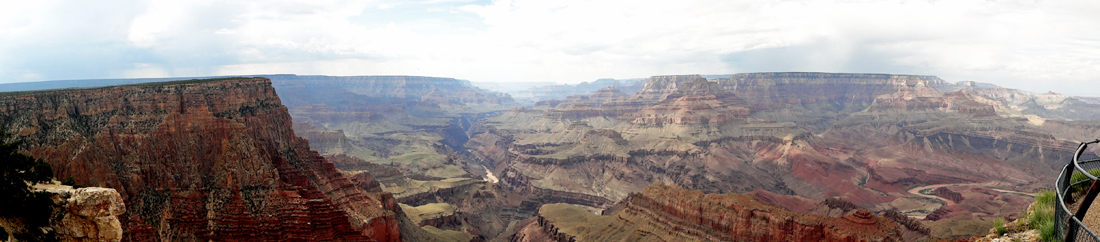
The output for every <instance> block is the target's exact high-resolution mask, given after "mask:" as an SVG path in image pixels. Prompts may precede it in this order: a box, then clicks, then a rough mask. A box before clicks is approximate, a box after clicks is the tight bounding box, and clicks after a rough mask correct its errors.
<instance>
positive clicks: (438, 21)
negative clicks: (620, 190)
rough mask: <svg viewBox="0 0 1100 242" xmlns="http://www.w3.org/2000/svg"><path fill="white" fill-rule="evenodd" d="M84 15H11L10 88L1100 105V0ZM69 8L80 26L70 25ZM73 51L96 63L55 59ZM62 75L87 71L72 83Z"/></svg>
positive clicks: (433, 1)
mask: <svg viewBox="0 0 1100 242" xmlns="http://www.w3.org/2000/svg"><path fill="white" fill-rule="evenodd" d="M112 4H113V5H112ZM71 5H72V3H56V2H47V3H45V4H24V5H15V6H12V7H11V8H8V7H7V6H6V8H4V9H2V10H0V33H2V34H0V39H2V40H5V41H4V42H2V43H0V82H4V79H9V80H16V79H17V80H26V79H27V78H26V77H24V76H21V73H38V75H39V77H40V78H43V79H62V78H65V79H73V78H108V77H127V76H149V75H173V76H179V75H183V74H192V75H221V74H250V73H248V72H256V73H299V74H329V75H375V74H404V75H432V76H449V77H456V78H463V79H469V80H474V81H552V82H571V83H576V82H581V81H591V80H594V79H596V78H600V77H619V78H627V77H646V76H650V75H664V74H687V73H703V74H716V73H735V72H755V71H828V72H885V73H908V74H928V75H938V76H941V77H944V78H945V79H948V80H949V81H962V80H974V81H983V82H994V83H998V84H1002V85H1006V86H1010V87H1017V88H1023V89H1027V90H1032V91H1046V90H1042V89H1050V90H1054V91H1057V92H1063V93H1068V94H1076V95H1088V94H1092V95H1094V96H1100V87H1094V86H1096V85H1088V86H1087V87H1082V85H1083V84H1091V83H1090V82H1092V81H1095V80H1097V78H1100V58H1097V57H1096V56H1100V32H1097V31H1092V30H1094V29H1100V28H1098V27H1100V26H1097V25H1100V15H1095V14H1093V13H1092V11H1091V10H1095V9H1100V3H1097V2H1093V1H1025V0H1019V1H1013V0H1008V1H984V0H957V1H618V0H594V1H582V0H562V1H536V0H496V1H492V2H473V1H469V0H428V1H420V2H407V1H400V2H399V1H389V0H376V1H369V2H361V1H340V0H333V1H289V0H283V1H228V2H223V1H198V2H196V1H152V2H141V1H139V2H109V4H100V5H107V6H105V7H103V8H104V9H114V10H111V11H103V12H106V13H104V14H83V15H81V14H76V13H81V12H74V11H78V10H83V8H84V7H72V6H71ZM89 5H91V4H89ZM11 9H15V10H11ZM69 15H74V16H76V17H59V16H69ZM106 20H110V21H106ZM88 23H100V24H98V25H94V24H88ZM54 42H56V43H54ZM90 50H92V52H89V51H90ZM39 52H44V53H55V52H56V53H55V54H53V56H49V55H38V56H35V55H34V54H35V53H39ZM71 53H87V54H77V55H76V57H78V58H76V59H75V60H69V61H60V62H51V61H49V60H54V59H64V57H67V56H70V55H71ZM3 56H7V57H3ZM21 57H29V58H21ZM69 59H71V58H69ZM28 60H30V61H28ZM135 63H151V64H154V65H155V67H156V68H159V69H156V68H154V69H150V68H152V67H137V66H135V65H134V64H135ZM58 65H66V66H62V67H69V68H66V69H69V70H70V71H67V72H63V73H58V72H56V71H55V70H57V69H58V68H57V67H59V66H58ZM143 68H144V69H143Z"/></svg>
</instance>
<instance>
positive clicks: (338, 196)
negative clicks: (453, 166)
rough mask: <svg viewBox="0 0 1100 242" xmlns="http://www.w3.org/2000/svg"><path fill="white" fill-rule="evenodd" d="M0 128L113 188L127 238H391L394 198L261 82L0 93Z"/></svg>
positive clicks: (27, 147)
mask: <svg viewBox="0 0 1100 242" xmlns="http://www.w3.org/2000/svg"><path fill="white" fill-rule="evenodd" d="M0 127H3V128H5V129H7V130H10V132H12V133H15V134H18V135H19V136H20V138H21V139H23V140H24V141H25V144H24V145H23V146H22V147H21V148H22V151H23V152H25V153H27V154H29V155H32V156H34V157H38V158H42V159H44V160H45V161H47V162H49V163H50V164H51V165H53V167H54V170H55V171H56V175H57V176H58V177H73V178H74V179H75V180H76V181H77V183H78V184H80V185H86V186H102V187H110V188H114V189H116V190H118V192H119V193H121V194H122V196H123V198H124V199H125V201H126V203H127V207H128V208H129V209H128V212H127V213H126V214H124V215H122V218H121V220H122V224H123V229H124V230H125V231H124V234H125V235H124V240H125V241H155V240H203V241H208V240H219V241H371V240H378V241H397V240H400V232H399V230H398V227H397V219H396V217H395V215H394V213H393V212H392V211H388V210H387V208H393V207H394V206H393V204H392V203H393V199H392V197H391V198H387V197H386V196H383V195H374V194H369V193H366V192H364V191H363V190H362V189H360V188H359V186H358V185H357V184H356V183H353V182H352V181H351V180H349V179H347V178H346V177H344V175H342V174H341V173H340V172H338V171H337V170H336V168H335V167H334V166H333V165H332V163H328V162H326V161H325V159H324V158H323V157H321V156H320V155H319V154H318V153H317V152H315V151H312V150H310V148H309V144H308V143H307V142H306V140H304V139H302V138H299V137H297V136H295V135H294V132H293V131H292V130H291V118H290V115H289V114H288V112H287V108H286V107H284V106H283V105H282V104H281V103H280V100H279V97H278V96H277V95H276V94H275V89H274V88H272V85H271V81H270V80H268V79H266V78H227V79H217V80H202V81H180V82H171V83H151V84H140V85H130V86H117V87H105V88H95V89H74V90H57V91H44V92H33V93H22V94H18V95H9V96H4V97H0Z"/></svg>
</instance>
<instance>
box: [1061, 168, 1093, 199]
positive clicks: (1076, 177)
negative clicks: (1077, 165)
mask: <svg viewBox="0 0 1100 242" xmlns="http://www.w3.org/2000/svg"><path fill="white" fill-rule="evenodd" d="M1089 174H1091V175H1092V176H1095V177H1100V169H1090V170H1089ZM1088 179H1089V177H1088V176H1085V174H1083V173H1081V172H1077V171H1074V172H1073V175H1070V176H1069V184H1067V185H1072V184H1074V183H1078V182H1081V181H1084V180H1088ZM1089 186H1092V184H1090V183H1087V182H1086V183H1082V184H1078V185H1075V186H1071V187H1070V188H1069V191H1070V193H1078V192H1084V191H1085V190H1086V189H1088V187H1089Z"/></svg>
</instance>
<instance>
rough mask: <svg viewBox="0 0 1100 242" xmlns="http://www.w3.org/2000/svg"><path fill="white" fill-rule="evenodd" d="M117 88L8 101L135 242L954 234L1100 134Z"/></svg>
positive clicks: (164, 85)
mask: <svg viewBox="0 0 1100 242" xmlns="http://www.w3.org/2000/svg"><path fill="white" fill-rule="evenodd" d="M158 81H163V80H158ZM55 84H58V83H55ZM62 84H63V83H62ZM62 84H58V85H62ZM116 84H126V85H121V86H113V87H93V88H87V87H85V88H75V89H59V90H48V91H22V92H8V93H0V127H3V128H4V129H6V130H8V131H9V132H11V133H14V134H16V135H17V136H19V137H21V138H22V139H23V140H25V141H26V144H25V145H24V146H23V147H21V148H22V149H23V151H24V152H25V153H27V154H29V155H32V156H35V157H39V158H42V159H44V160H45V161H47V162H49V163H51V164H52V165H53V166H54V167H55V171H56V175H57V177H73V178H74V180H76V181H77V182H78V183H79V184H80V185H86V186H101V187H108V188H113V189H116V190H117V191H118V193H119V194H121V197H122V199H123V200H124V201H125V205H126V211H127V212H126V213H123V214H121V215H119V221H120V223H121V227H122V229H123V240H125V241H146V240H209V239H211V238H221V239H222V240H240V241H249V240H277V241H278V240H294V241H298V240H307V241H334V240H340V241H369V240H378V241H398V240H406V241H548V240H553V241H606V240H627V241H635V240H692V241H708V240H709V241H724V240H749V241H760V240H765V239H767V238H788V239H791V240H809V241H819V240H826V241H833V240H836V241H917V240H925V239H959V238H967V237H969V236H974V235H979V234H984V233H985V231H987V230H988V226H990V225H989V224H990V223H991V222H990V221H991V220H992V219H994V218H1013V217H1014V216H1017V213H1019V212H1022V211H1023V209H1025V208H1026V206H1027V204H1028V203H1027V201H1029V199H1030V196H1029V195H1030V194H1031V193H1034V192H1036V191H1038V190H1040V189H1044V188H1048V187H1049V185H1050V181H1052V180H1053V179H1054V177H1055V176H1056V168H1057V167H1059V166H1061V165H1063V164H1065V162H1067V161H1068V159H1069V156H1070V155H1071V153H1072V152H1073V150H1074V149H1075V147H1076V142H1080V141H1082V140H1091V139H1095V138H1096V137H1100V121H1098V120H1100V112H1098V111H1097V110H1100V105H1098V104H1096V103H1095V102H1093V101H1091V99H1088V98H1079V97H1067V96H1063V95H1059V94H1055V93H1045V94H1034V93H1028V92H1025V91H1020V90H1014V89H1007V88H1001V87H997V86H995V85H991V84H983V83H975V82H959V83H948V82H946V81H944V80H941V79H940V78H937V77H934V76H915V75H889V74H846V73H743V74H733V75H709V76H702V75H679V76H654V77H650V78H647V79H636V80H635V79H626V80H610V79H608V80H599V81H596V82H591V83H584V84H583V85H576V86H569V85H561V86H557V87H554V88H542V89H539V88H530V89H520V90H519V91H516V90H513V91H514V92H513V93H511V94H506V93H500V92H493V91H489V90H486V89H483V88H479V87H478V85H484V84H477V85H475V84H476V83H471V82H469V81H465V80H459V79H454V78H440V77H416V76H353V77H332V76H300V75H264V76H258V77H227V78H215V79H203V80H175V81H171V82H157V83H139V84H132V83H116ZM62 87H64V86H62ZM0 88H2V85H0ZM536 90H537V91H539V92H537V93H536V92H535V91H536ZM514 97H515V98H514ZM1091 152H1096V151H1091ZM918 188H929V189H928V190H929V191H928V193H921V191H923V190H925V189H918ZM914 189H915V191H914ZM700 211H703V212H700ZM701 214H706V215H705V216H704V215H701ZM983 226H984V227H983ZM752 228H778V229H757V230H755V231H762V232H752V231H754V230H753V229H752ZM983 229H984V230H983ZM815 236H819V237H815Z"/></svg>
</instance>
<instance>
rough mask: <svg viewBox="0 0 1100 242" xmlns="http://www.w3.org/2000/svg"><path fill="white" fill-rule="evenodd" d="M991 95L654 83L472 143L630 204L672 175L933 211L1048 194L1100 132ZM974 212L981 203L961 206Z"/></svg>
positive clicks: (685, 80)
mask: <svg viewBox="0 0 1100 242" xmlns="http://www.w3.org/2000/svg"><path fill="white" fill-rule="evenodd" d="M994 90H999V89H995V88H994V87H989V86H987V85H982V84H973V85H967V84H966V83H962V84H951V83H947V82H945V81H943V80H941V79H939V78H937V77H933V76H912V75H888V74H843V73H747V74H735V75H731V76H728V77H723V78H714V79H706V78H702V77H701V76H692V75H687V76H658V77H652V78H650V79H649V80H648V81H647V83H646V85H645V88H643V89H642V90H640V91H638V92H637V93H636V94H634V95H631V96H629V97H621V96H615V97H614V98H605V97H608V96H612V95H608V93H610V92H609V91H610V90H608V91H602V93H596V94H593V95H592V96H590V97H587V98H585V97H580V96H577V97H570V98H567V99H565V100H557V101H547V102H545V104H546V105H545V106H544V107H539V106H536V107H535V108H532V109H512V110H509V111H508V112H505V113H503V114H501V115H499V116H496V117H491V118H488V119H486V120H484V121H483V122H480V123H479V125H480V126H479V127H477V128H475V129H474V130H475V132H468V133H470V134H471V136H470V141H469V142H468V143H467V145H466V147H467V148H469V149H470V151H471V152H473V153H475V154H477V155H478V156H480V157H484V158H486V159H487V162H486V164H488V166H489V167H491V169H492V170H493V172H494V173H500V172H505V171H507V172H509V174H513V175H511V177H521V178H526V179H527V180H528V182H526V183H520V182H515V181H509V182H507V183H505V182H502V183H501V186H503V187H508V186H509V184H529V185H530V186H534V187H536V188H542V189H550V190H560V191H570V192H576V193H582V194H587V195H591V196H599V197H605V198H607V199H609V200H613V201H619V200H622V199H625V198H627V197H629V196H630V192H636V191H641V190H642V189H644V188H645V187H646V186H647V185H649V184H652V183H654V182H664V183H669V184H675V185H677V186H682V187H684V188H686V189H694V190H701V191H704V192H708V193H725V192H737V193H747V192H752V191H758V190H759V191H767V192H769V193H772V194H777V195H782V196H797V197H802V198H809V199H812V200H818V201H820V200H824V199H828V198H840V199H843V200H845V201H851V202H853V203H854V204H855V205H856V206H859V207H863V208H867V209H870V210H872V211H875V212H883V211H888V210H895V209H896V210H898V211H900V212H901V213H903V214H905V215H909V216H913V217H916V218H923V217H924V216H925V215H928V214H929V213H931V212H933V211H935V210H936V209H937V208H939V207H940V206H941V205H939V204H938V203H935V202H933V201H930V200H927V199H923V198H919V197H918V196H916V195H914V194H912V193H910V192H909V191H908V189H909V188H912V187H915V186H921V185H931V184H980V186H987V187H993V188H998V189H1006V190H1013V191H1024V192H1033V191H1037V190H1038V189H1041V188H1045V187H1046V186H1047V185H1048V183H1049V182H1048V181H1049V180H1051V179H1053V177H1054V176H1055V175H1056V174H1055V173H1056V169H1055V168H1056V167H1058V166H1060V165H1061V164H1064V162H1065V161H1066V160H1067V159H1068V158H1069V155H1070V154H1071V153H1072V151H1073V149H1074V147H1075V145H1074V144H1075V142H1077V141H1079V140H1080V139H1081V138H1082V137H1083V135H1080V134H1074V132H1078V131H1080V132H1086V133H1095V131H1096V130H1097V129H1096V128H1095V127H1100V126H1096V125H1095V124H1091V123H1089V122H1086V121H1064V120H1063V121H1051V120H1046V119H1045V118H1042V116H1039V113H1042V112H1037V111H1028V112H1024V111H1019V110H1017V109H1013V108H1012V107H1013V105H1015V104H1013V103H1014V102H1015V101H1012V100H1022V99H1028V98H1030V99H1028V100H1038V101H1036V102H1041V103H1045V104H1048V105H1046V106H1043V105H1039V106H1040V107H1044V108H1050V109H1046V110H1064V109H1065V108H1064V107H1061V108H1059V109H1055V108H1058V107H1056V106H1057V105H1049V104H1051V103H1073V102H1074V101H1072V100H1071V99H1070V98H1067V99H1060V98H1059V97H1055V96H1052V95H1051V94H1043V95H1039V94H1026V93H1023V92H1020V93H1021V94H1020V95H1025V94H1026V95H1031V96H1028V97H1026V98H1025V97H1023V96H1017V97H1015V99H1005V98H999V97H998V96H996V95H995V94H996V93H1000V91H994ZM1044 95H1045V96H1044ZM597 96H599V98H597ZM595 100H604V101H595ZM1067 100H1068V101H1067ZM551 104H552V105H551ZM1074 105H1076V104H1074ZM1016 106H1019V105H1016ZM1076 107H1083V106H1076ZM1052 112H1053V111H1052ZM1029 115H1030V116H1029ZM1044 115H1045V114H1044ZM1050 117H1052V118H1051V119H1052V120H1055V119H1058V118H1057V117H1056V116H1050ZM1043 122H1045V123H1046V124H1043ZM1070 130H1073V131H1070ZM596 134H605V135H596ZM975 186H978V185H975ZM1006 199H1009V200H1011V199H1015V198H1006ZM1009 200H1006V201H1009ZM960 201H962V202H961V203H968V202H973V201H976V200H972V199H970V200H968V199H963V200H960ZM1012 201H1014V200H1012ZM998 206H1001V205H998ZM1003 206H1004V207H1003V208H1002V209H998V210H997V211H993V210H989V209H970V210H968V211H970V212H973V213H972V214H969V215H967V216H966V217H959V219H973V218H987V217H993V216H1000V215H1004V213H1012V212H1000V211H1016V210H1021V209H1022V208H1018V207H1019V206H1021V205H1019V203H1015V202H1005V205H1003ZM969 208H975V207H974V206H972V205H962V206H955V207H952V208H951V209H954V210H959V211H961V210H960V209H969ZM964 213H965V212H953V213H941V214H946V216H948V217H950V216H954V215H953V214H964ZM944 216H945V215H937V219H941V220H942V219H944ZM947 219H950V218H947Z"/></svg>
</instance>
